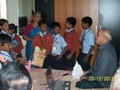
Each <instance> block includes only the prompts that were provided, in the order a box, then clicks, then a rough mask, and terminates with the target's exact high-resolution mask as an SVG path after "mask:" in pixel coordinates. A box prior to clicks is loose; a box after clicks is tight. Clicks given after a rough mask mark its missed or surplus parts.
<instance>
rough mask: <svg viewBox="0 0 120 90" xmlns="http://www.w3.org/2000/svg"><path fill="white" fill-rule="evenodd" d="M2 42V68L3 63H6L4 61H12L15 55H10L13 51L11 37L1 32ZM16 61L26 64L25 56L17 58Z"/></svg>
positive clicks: (0, 52) (0, 65) (0, 66)
mask: <svg viewBox="0 0 120 90" xmlns="http://www.w3.org/2000/svg"><path fill="white" fill-rule="evenodd" d="M0 44H1V46H0V48H1V50H0V55H1V57H2V60H0V61H1V62H0V69H1V68H2V65H4V63H6V62H12V61H14V60H13V57H12V56H11V55H10V51H11V49H12V47H13V45H12V39H11V37H10V36H8V35H6V34H0ZM0 59H1V58H0ZM3 59H4V62H3ZM5 61H6V62H5ZM15 61H18V62H21V63H24V64H26V62H25V59H24V58H16V59H15ZM2 62H3V63H2Z"/></svg>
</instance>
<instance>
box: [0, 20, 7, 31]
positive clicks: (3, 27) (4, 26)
mask: <svg viewBox="0 0 120 90" xmlns="http://www.w3.org/2000/svg"><path fill="white" fill-rule="evenodd" d="M8 27H9V26H8V22H6V23H4V25H2V26H1V29H2V30H5V31H6V32H8Z"/></svg>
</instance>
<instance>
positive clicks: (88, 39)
mask: <svg viewBox="0 0 120 90" xmlns="http://www.w3.org/2000/svg"><path fill="white" fill-rule="evenodd" d="M84 32H85V33H84ZM83 37H84V39H83V43H82V45H83V46H81V47H83V49H82V53H85V54H88V52H89V50H90V48H91V46H94V42H95V38H94V33H93V31H92V30H91V29H90V28H89V29H87V30H83V31H82V34H81V36H80V39H79V40H80V41H81V40H82V38H83ZM92 54H93V52H92Z"/></svg>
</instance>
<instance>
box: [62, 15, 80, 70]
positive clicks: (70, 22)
mask: <svg viewBox="0 0 120 90" xmlns="http://www.w3.org/2000/svg"><path fill="white" fill-rule="evenodd" d="M75 25H76V19H75V18H74V17H68V18H67V19H66V28H67V30H66V32H65V35H64V38H65V41H66V42H67V45H68V50H67V52H66V53H65V54H64V56H65V68H66V69H68V70H72V69H73V67H74V61H75V57H76V49H77V47H78V46H79V40H78V34H77V33H76V31H75V30H74V26H75Z"/></svg>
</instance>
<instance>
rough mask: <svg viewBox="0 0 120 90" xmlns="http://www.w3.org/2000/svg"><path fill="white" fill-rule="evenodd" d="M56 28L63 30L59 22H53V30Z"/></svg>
mask: <svg viewBox="0 0 120 90" xmlns="http://www.w3.org/2000/svg"><path fill="white" fill-rule="evenodd" d="M55 27H59V28H61V25H60V23H59V22H53V25H52V29H54V28H55Z"/></svg>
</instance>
